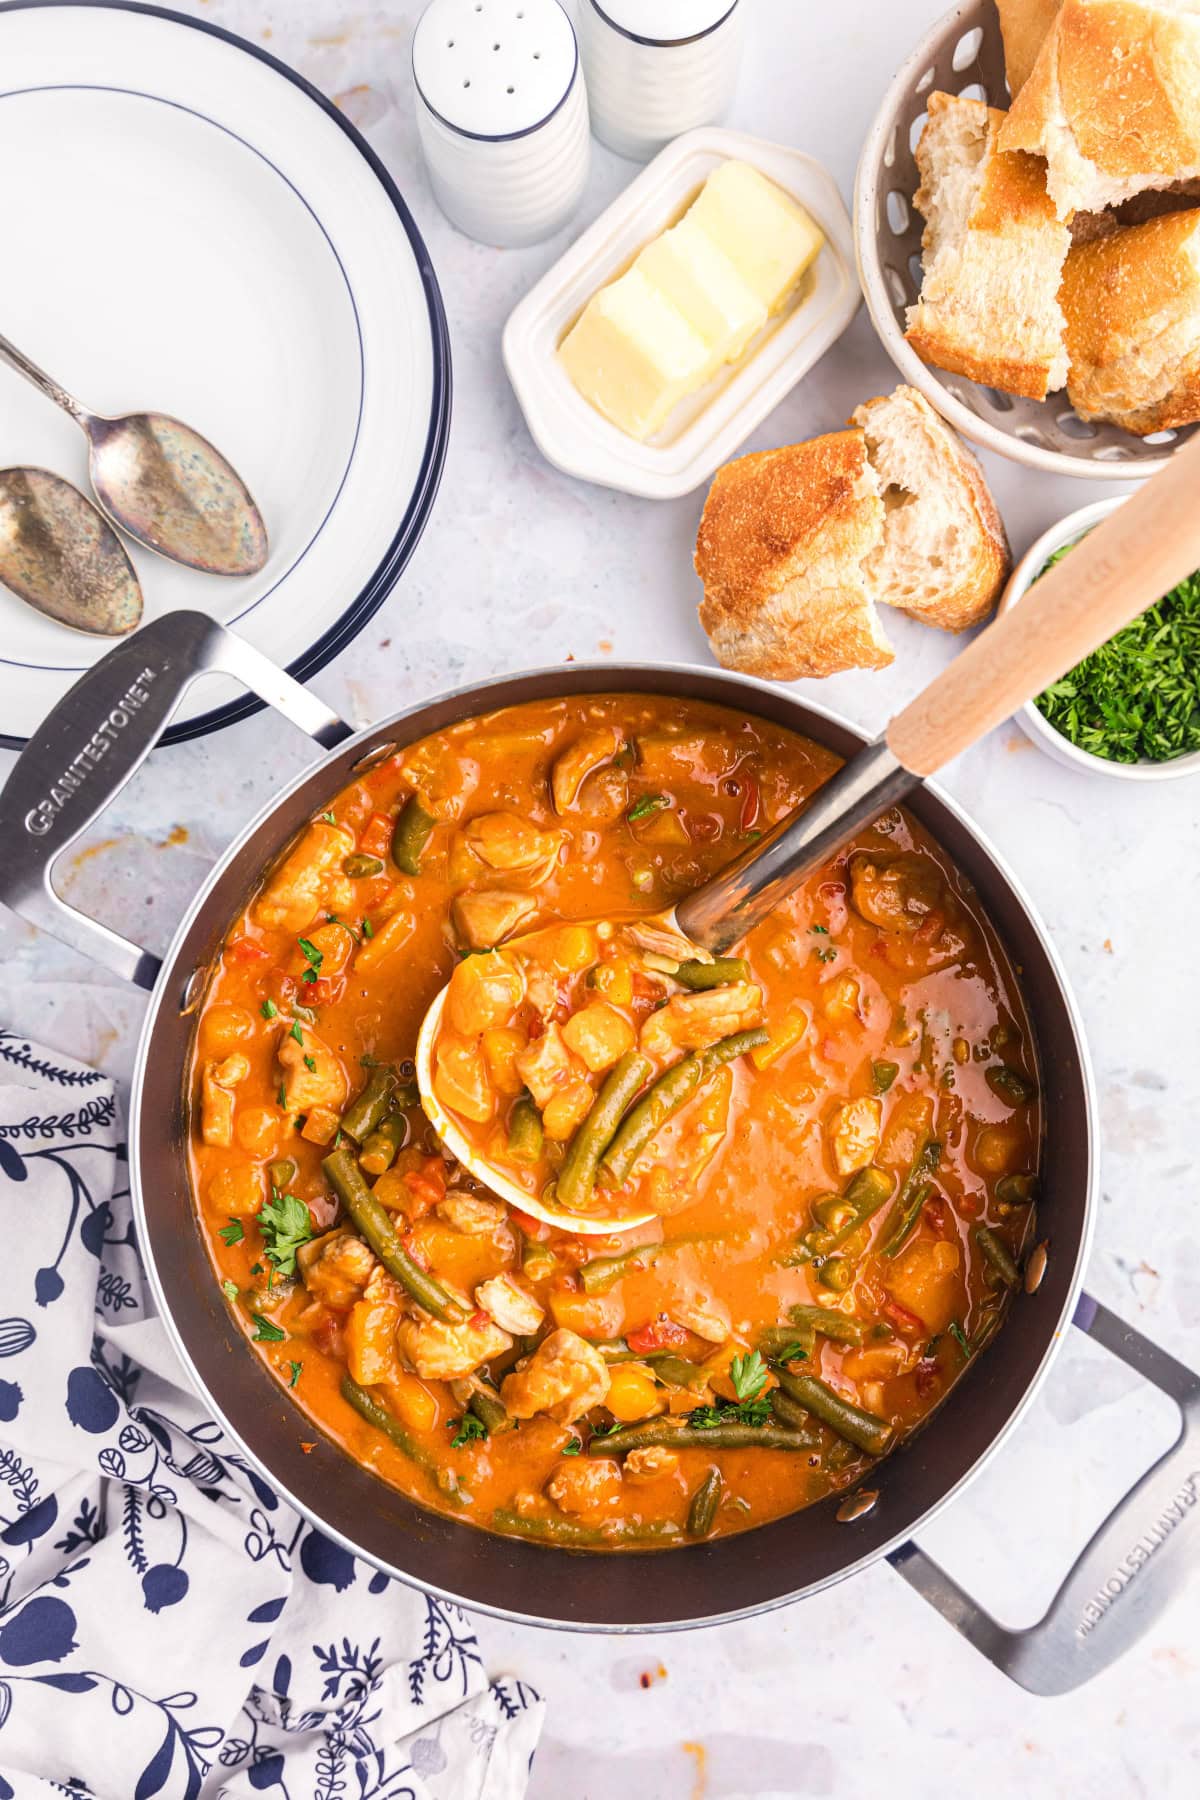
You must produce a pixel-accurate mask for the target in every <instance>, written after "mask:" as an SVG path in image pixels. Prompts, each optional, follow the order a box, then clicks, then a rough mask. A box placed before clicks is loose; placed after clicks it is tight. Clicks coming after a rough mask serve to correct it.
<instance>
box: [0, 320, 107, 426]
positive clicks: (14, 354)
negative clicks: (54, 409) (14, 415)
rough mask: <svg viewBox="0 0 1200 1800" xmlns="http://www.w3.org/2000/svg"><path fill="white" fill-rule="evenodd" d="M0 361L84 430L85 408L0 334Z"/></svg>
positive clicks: (86, 418)
mask: <svg viewBox="0 0 1200 1800" xmlns="http://www.w3.org/2000/svg"><path fill="white" fill-rule="evenodd" d="M0 361H3V362H6V363H7V364H8V365H9V367H10V368H12V369H15V370H16V371H17V374H18V375H23V376H24V377H25V379H26V381H28V382H30V383H32V385H33V386H34V387H35V388H37V389H38V391H39V392H40V393H43V394H45V396H46V398H47V400H53V402H54V404H55V406H61V407H62V409H63V411H64V412H65V413H70V415H71V417H72V418H73V419H74V420H75V422H76V424H77V425H82V426H83V427H84V428H85V430H86V428H87V422H88V418H89V414H88V412H87V410H86V408H84V407H82V406H80V404H79V402H78V400H76V398H75V396H74V395H73V394H68V392H67V390H66V388H64V387H60V386H59V385H58V383H57V381H55V379H54V377H53V376H52V375H47V373H46V371H45V369H39V368H38V366H37V364H36V363H35V362H33V361H32V360H31V359H30V358H29V357H28V356H26V354H25V352H24V351H23V350H18V349H17V346H16V345H15V344H10V343H9V341H8V339H7V338H6V337H3V336H0Z"/></svg>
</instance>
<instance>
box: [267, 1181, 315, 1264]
mask: <svg viewBox="0 0 1200 1800" xmlns="http://www.w3.org/2000/svg"><path fill="white" fill-rule="evenodd" d="M258 1228H259V1230H260V1231H261V1232H262V1237H263V1244H264V1246H265V1248H266V1253H267V1256H268V1258H269V1259H270V1261H271V1263H272V1264H273V1265H274V1267H275V1268H276V1269H278V1271H279V1273H280V1274H281V1275H294V1274H295V1273H296V1252H297V1250H298V1249H299V1248H300V1246H301V1244H307V1242H308V1240H309V1238H310V1237H311V1236H312V1234H313V1228H312V1214H311V1213H310V1212H309V1210H308V1208H307V1206H305V1204H304V1202H303V1200H297V1198H296V1196H295V1194H280V1193H278V1192H277V1191H276V1190H275V1189H274V1188H272V1190H271V1198H270V1199H269V1200H268V1201H267V1202H266V1204H265V1206H263V1208H262V1209H261V1211H260V1212H259V1215H258Z"/></svg>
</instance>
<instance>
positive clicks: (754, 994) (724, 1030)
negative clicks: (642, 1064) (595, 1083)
mask: <svg viewBox="0 0 1200 1800" xmlns="http://www.w3.org/2000/svg"><path fill="white" fill-rule="evenodd" d="M761 1018H762V989H761V988H760V987H757V986H756V985H755V984H754V982H752V981H734V982H731V983H730V984H729V986H728V987H721V988H710V989H709V990H708V992H707V993H700V994H676V995H675V997H674V999H673V1000H668V1001H667V1004H666V1005H665V1006H664V1007H662V1008H661V1010H660V1011H658V1012H655V1013H651V1014H650V1017H649V1018H648V1019H647V1020H646V1022H645V1024H644V1025H643V1026H642V1035H641V1046H642V1049H643V1050H644V1051H645V1052H646V1055H647V1056H653V1057H656V1058H658V1059H659V1060H662V1059H663V1058H666V1057H669V1056H671V1055H672V1053H673V1052H674V1051H676V1050H707V1049H708V1047H709V1045H710V1044H715V1043H717V1042H719V1040H720V1039H721V1038H725V1037H729V1036H730V1035H731V1034H732V1033H733V1032H735V1031H746V1030H748V1029H749V1028H750V1026H752V1025H757V1024H758V1022H759V1020H760V1019H761Z"/></svg>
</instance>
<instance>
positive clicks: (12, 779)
mask: <svg viewBox="0 0 1200 1800" xmlns="http://www.w3.org/2000/svg"><path fill="white" fill-rule="evenodd" d="M214 673H219V674H224V675H232V676H233V677H234V678H235V679H236V680H237V681H240V682H241V683H242V685H243V687H247V688H249V689H250V691H251V692H252V693H255V694H257V695H258V697H259V699H260V700H265V701H266V702H267V704H268V705H269V706H273V707H275V709H276V711H278V712H281V713H282V714H283V715H284V717H285V718H286V719H288V720H290V721H291V723H292V724H293V725H296V726H298V727H299V728H300V730H301V731H306V732H307V733H308V734H309V736H310V737H313V738H315V739H316V741H317V743H318V744H321V745H323V746H324V747H325V748H326V749H330V748H332V746H333V745H334V744H339V743H341V741H342V739H343V738H346V737H349V736H350V735H351V728H350V726H349V725H347V724H345V723H344V721H343V720H341V719H339V718H338V716H337V714H336V713H334V712H331V711H330V710H329V708H328V707H327V706H325V705H324V704H323V703H322V702H321V701H320V700H318V699H317V698H316V697H315V696H314V695H312V694H310V693H309V692H308V691H307V689H305V688H303V687H301V686H300V683H299V682H298V681H293V680H292V677H291V676H290V675H285V674H284V672H283V670H282V669H278V668H276V666H275V664H274V663H273V662H272V661H271V660H270V658H269V657H266V656H264V655H263V654H262V652H261V651H260V650H256V649H255V648H254V647H253V645H251V644H248V643H247V642H246V641H245V639H244V638H240V637H237V636H235V634H234V633H233V632H231V631H227V630H226V629H225V627H224V626H223V625H220V624H218V623H217V621H216V620H215V619H211V618H209V616H208V614H207V613H201V612H171V613H167V614H165V615H164V617H163V618H161V619H155V620H154V622H153V623H152V624H150V625H145V626H143V627H142V629H141V630H140V631H138V632H135V633H134V635H133V636H132V637H129V638H125V639H123V640H122V641H121V642H120V643H119V644H117V645H115V646H114V648H113V649H111V650H110V651H109V652H108V653H107V655H105V656H103V657H101V659H100V661H99V662H98V663H96V664H95V665H94V666H93V667H92V668H90V669H89V670H88V671H87V672H86V674H84V675H81V676H80V678H79V680H78V681H77V682H76V683H75V685H74V687H72V688H71V689H70V690H69V691H68V692H67V693H66V694H64V695H63V697H62V699H61V700H60V701H59V703H58V705H57V706H56V707H55V708H54V710H53V711H52V712H51V713H50V714H49V715H48V716H47V718H46V719H45V720H43V722H42V724H41V726H40V727H39V729H38V730H37V731H36V732H35V733H34V734H33V736H32V737H31V738H30V739H29V742H28V743H27V744H26V746H25V748H24V750H22V752H21V754H20V756H19V757H18V758H17V761H16V764H15V766H14V768H13V770H12V773H11V774H10V776H9V778H8V780H7V782H6V783H5V785H4V789H3V791H2V792H0V844H3V846H4V856H3V861H2V863H0V901H3V903H4V904H5V905H6V906H9V907H11V908H12V910H13V912H15V913H19V914H20V915H21V917H22V918H24V919H28V920H30V921H31V923H32V924H34V925H37V926H39V927H40V928H41V929H42V930H43V931H48V932H50V933H51V934H52V935H53V936H54V937H57V938H60V939H61V940H62V942H63V943H65V944H70V945H71V947H72V949H75V950H80V951H82V952H83V954H84V955H85V956H89V957H91V958H92V960H93V961H95V962H98V963H102V964H103V965H104V967H105V968H107V969H111V970H112V971H113V973H114V974H116V975H119V976H121V978H122V979H123V980H125V981H133V982H136V983H137V984H138V986H139V987H145V988H148V987H152V986H153V985H154V978H155V976H156V975H157V974H158V970H159V967H160V966H161V965H160V959H159V958H158V957H156V956H153V955H151V953H150V952H149V951H148V950H143V949H142V948H141V946H140V945H139V944H134V943H131V942H130V940H129V939H128V938H124V937H121V935H120V934H119V933H118V932H115V931H110V930H109V928H108V926H107V925H101V924H100V923H99V921H98V920H96V919H92V918H89V917H88V916H87V914H86V913H81V912H79V911H78V909H77V908H76V907H73V906H68V904H67V902H66V901H65V900H63V899H61V898H60V897H59V895H58V894H56V893H55V891H54V888H53V887H52V886H51V882H50V873H51V870H52V869H53V867H54V864H55V863H56V862H57V860H58V858H59V857H60V856H61V855H62V853H63V851H64V850H66V849H67V848H68V847H69V846H70V845H71V844H73V843H74V842H75V839H76V838H77V837H79V836H80V834H81V833H82V832H83V831H85V830H86V829H87V827H88V826H89V825H90V824H91V823H92V821H93V819H96V818H98V817H99V815H100V814H101V813H102V812H103V811H104V809H105V807H106V806H107V805H108V804H109V802H110V801H111V800H113V799H115V798H116V796H117V795H118V794H119V793H120V791H121V789H122V788H123V787H124V786H125V784H126V782H127V781H128V780H129V779H130V777H131V776H132V775H133V774H134V773H135V772H136V770H137V769H139V768H140V767H141V765H142V763H143V762H144V761H145V759H146V757H147V756H148V755H149V754H150V751H151V750H152V749H153V748H154V746H155V744H156V743H157V742H158V739H159V736H160V734H161V733H162V731H163V730H164V728H165V726H166V724H167V722H168V720H169V719H170V717H171V715H172V713H173V712H174V711H175V708H176V706H177V705H178V703H179V700H180V698H181V697H182V695H183V694H184V693H185V692H186V690H187V689H188V688H189V687H190V686H191V685H192V683H193V681H196V680H197V679H198V678H199V677H200V676H201V675H207V674H214Z"/></svg>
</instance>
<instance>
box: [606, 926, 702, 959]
mask: <svg viewBox="0 0 1200 1800" xmlns="http://www.w3.org/2000/svg"><path fill="white" fill-rule="evenodd" d="M626 936H627V937H628V938H629V939H630V941H631V942H632V943H634V944H636V945H637V947H638V949H639V950H649V951H651V952H652V954H653V955H655V956H666V957H669V958H670V959H671V961H672V962H677V963H681V962H711V961H712V960H713V958H712V951H711V950H701V948H700V947H699V945H698V944H693V943H692V941H691V939H690V938H686V937H684V935H683V933H682V931H680V930H679V929H678V927H677V926H674V925H670V924H668V923H667V922H666V920H654V919H642V920H639V922H638V923H637V924H636V925H629V926H627V927H626Z"/></svg>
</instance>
